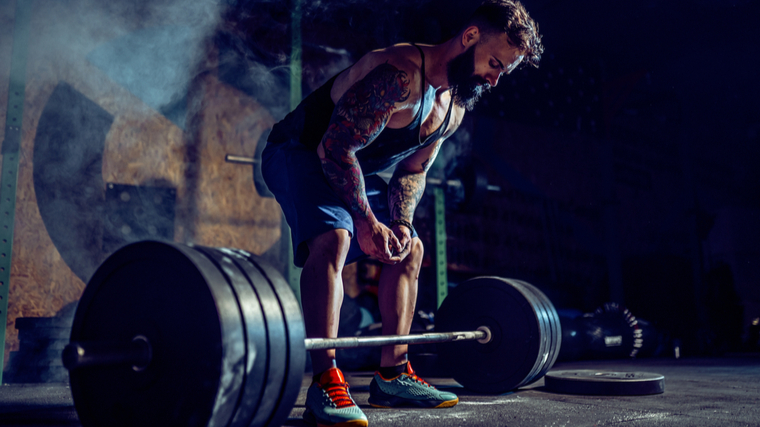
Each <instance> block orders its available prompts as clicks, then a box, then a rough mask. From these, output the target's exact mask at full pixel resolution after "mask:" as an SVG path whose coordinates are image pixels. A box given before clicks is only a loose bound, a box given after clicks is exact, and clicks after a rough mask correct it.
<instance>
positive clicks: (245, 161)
mask: <svg viewBox="0 0 760 427" xmlns="http://www.w3.org/2000/svg"><path fill="white" fill-rule="evenodd" d="M224 161H226V162H228V163H239V164H242V165H252V164H255V163H258V162H257V161H256V159H254V158H253V157H246V156H236V155H234V154H227V155H226V156H224Z"/></svg>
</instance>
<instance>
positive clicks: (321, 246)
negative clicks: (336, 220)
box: [308, 228, 351, 266]
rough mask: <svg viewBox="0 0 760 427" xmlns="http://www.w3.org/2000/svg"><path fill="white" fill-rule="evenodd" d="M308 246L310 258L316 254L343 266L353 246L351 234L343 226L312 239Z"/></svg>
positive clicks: (329, 261)
mask: <svg viewBox="0 0 760 427" xmlns="http://www.w3.org/2000/svg"><path fill="white" fill-rule="evenodd" d="M308 246H309V257H310V258H311V257H313V256H316V257H318V258H320V259H322V260H324V261H326V262H328V263H335V265H338V266H341V265H343V262H344V261H345V260H346V255H347V254H348V248H349V247H350V246H351V235H350V234H349V233H348V230H345V229H342V228H339V229H335V230H330V231H328V232H326V233H323V234H320V235H319V236H317V237H315V238H313V239H311V241H310V242H309V243H308Z"/></svg>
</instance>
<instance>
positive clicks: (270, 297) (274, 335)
mask: <svg viewBox="0 0 760 427" xmlns="http://www.w3.org/2000/svg"><path fill="white" fill-rule="evenodd" d="M219 251H221V252H222V253H223V254H225V255H227V256H229V257H230V258H231V259H232V260H233V261H235V263H236V264H237V265H238V267H239V268H240V269H241V270H242V271H243V272H245V274H246V276H247V277H248V278H249V281H250V283H251V285H252V287H253V289H254V290H255V292H256V294H257V295H258V300H259V303H260V305H261V308H262V311H263V313H264V321H265V325H266V332H267V365H266V370H265V372H264V376H263V377H261V378H260V379H259V381H260V383H261V384H262V387H261V398H260V400H259V403H258V407H257V408H256V412H255V414H254V415H253V419H252V420H251V423H250V425H251V426H256V427H259V426H267V425H270V420H271V419H272V417H274V416H275V414H277V411H278V409H279V407H280V399H279V396H280V394H281V392H282V384H283V382H284V381H285V378H286V375H287V369H288V364H287V359H286V357H285V355H287V353H288V342H287V326H286V324H285V322H286V319H285V317H284V313H283V310H282V307H280V302H279V299H278V298H277V295H276V294H275V292H274V290H273V289H272V286H271V285H270V284H269V280H268V279H267V277H266V276H265V275H263V274H262V273H261V270H260V269H259V268H258V267H257V266H256V264H254V263H252V262H251V260H250V259H249V258H248V257H246V256H244V255H243V254H241V253H240V252H242V251H237V250H236V249H226V248H221V249H219ZM302 345H303V344H302ZM292 404H293V403H291V408H292Z"/></svg>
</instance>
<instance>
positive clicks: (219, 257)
mask: <svg viewBox="0 0 760 427" xmlns="http://www.w3.org/2000/svg"><path fill="white" fill-rule="evenodd" d="M194 248H195V249H196V250H198V251H200V252H202V253H203V254H204V255H206V256H207V257H209V259H211V260H212V261H213V262H214V264H215V265H216V266H217V268H219V270H220V271H222V272H223V273H224V276H225V277H226V279H227V282H228V283H229V284H230V286H232V290H233V291H234V294H235V297H236V298H237V300H238V306H239V307H240V310H241V314H242V317H243V327H244V331H245V336H246V337H247V339H246V341H245V349H246V358H245V376H244V377H243V385H242V393H241V396H240V399H239V402H238V407H237V411H235V415H234V416H233V417H232V422H231V424H230V427H237V426H249V425H250V424H251V420H252V419H253V416H254V414H255V413H256V411H257V409H258V407H259V402H260V401H261V395H262V385H263V383H262V378H266V369H267V363H268V357H269V356H268V354H267V353H268V348H269V344H268V342H267V332H266V322H265V321H264V314H263V313H262V309H261V303H260V301H259V297H258V295H257V294H256V291H255V290H254V286H253V285H252V284H251V281H252V280H262V281H263V280H266V279H264V277H263V276H261V275H258V271H256V272H255V274H254V275H253V276H251V275H248V274H246V273H245V272H244V271H243V270H241V268H240V267H239V265H238V264H237V263H236V262H235V260H233V257H231V256H227V255H226V254H224V253H223V251H221V250H219V249H216V248H206V247H201V246H194ZM243 261H244V262H247V260H243Z"/></svg>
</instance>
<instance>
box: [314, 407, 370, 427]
mask: <svg viewBox="0 0 760 427" xmlns="http://www.w3.org/2000/svg"><path fill="white" fill-rule="evenodd" d="M303 420H304V422H305V423H306V424H309V425H313V426H314V425H315V426H317V427H367V421H364V420H351V421H344V422H342V423H333V424H324V423H322V422H320V421H319V420H317V418H316V416H315V415H314V413H313V412H311V411H306V412H304V414H303Z"/></svg>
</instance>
